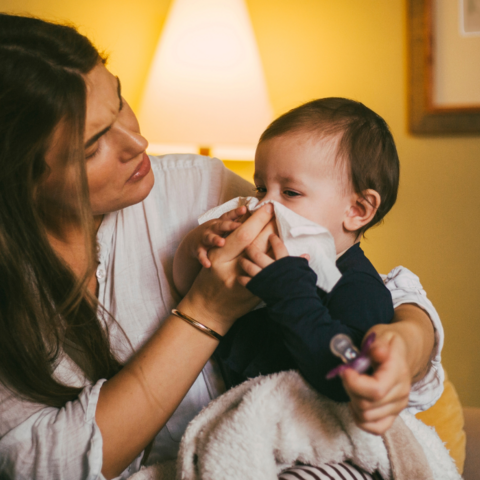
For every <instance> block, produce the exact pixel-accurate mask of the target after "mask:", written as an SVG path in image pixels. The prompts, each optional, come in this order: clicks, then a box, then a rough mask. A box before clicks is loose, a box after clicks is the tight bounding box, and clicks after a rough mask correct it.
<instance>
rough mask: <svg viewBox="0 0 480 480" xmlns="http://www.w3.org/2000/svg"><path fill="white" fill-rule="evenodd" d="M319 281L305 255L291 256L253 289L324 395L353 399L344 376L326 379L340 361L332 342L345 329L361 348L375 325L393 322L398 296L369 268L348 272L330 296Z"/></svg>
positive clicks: (251, 286) (276, 264) (258, 279)
mask: <svg viewBox="0 0 480 480" xmlns="http://www.w3.org/2000/svg"><path fill="white" fill-rule="evenodd" d="M316 281H317V276H316V274H315V272H314V271H313V270H312V269H311V268H310V267H309V266H308V262H307V261H306V260H305V259H303V258H300V257H285V258H282V259H280V260H277V261H276V262H274V263H273V264H271V265H269V266H268V267H267V268H265V269H263V270H262V271H261V272H260V273H259V274H258V275H256V276H255V277H254V278H253V279H252V280H251V281H250V282H249V283H248V285H247V288H248V289H249V290H250V291H251V292H252V293H253V294H255V295H256V296H258V297H260V298H261V299H262V300H263V301H264V302H265V303H266V304H267V310H268V315H269V318H270V319H271V320H272V321H273V322H274V323H275V324H277V325H278V326H279V327H280V329H281V331H282V338H283V342H284V344H285V346H286V347H287V349H288V351H289V352H290V354H291V355H292V357H293V359H294V361H295V363H296V366H297V368H298V369H299V371H300V373H301V374H302V375H303V376H304V378H305V379H306V380H307V381H308V382H309V383H310V384H311V385H312V386H313V387H314V388H315V389H316V390H317V391H319V392H320V393H322V394H324V395H326V396H328V397H330V398H332V399H334V400H337V401H348V400H349V398H348V395H347V394H346V392H345V390H344V388H343V385H342V383H341V381H340V379H338V378H337V379H334V380H326V379H325V376H326V374H327V372H328V371H330V370H331V369H332V368H334V367H335V366H337V365H338V364H339V363H340V360H339V359H338V358H337V357H335V356H334V355H333V354H332V353H331V352H330V347H329V344H330V340H331V338H332V337H333V336H334V335H336V334H337V333H345V334H347V335H349V336H350V337H351V338H352V340H353V342H354V343H355V344H356V345H357V346H360V345H361V342H362V339H363V337H364V335H365V333H366V332H367V331H368V329H369V328H370V327H372V326H373V325H376V324H379V323H389V322H390V321H391V320H392V317H393V306H392V298H391V295H390V292H389V291H388V289H387V288H386V287H385V286H384V285H383V283H382V282H381V280H380V279H379V278H378V279H377V278H374V277H373V276H372V275H369V274H368V273H365V272H355V271H351V272H346V273H345V275H344V276H343V277H342V278H341V279H340V280H339V282H338V283H337V285H336V286H335V287H334V289H333V290H332V292H330V294H325V292H321V291H317V287H316ZM321 297H323V298H321Z"/></svg>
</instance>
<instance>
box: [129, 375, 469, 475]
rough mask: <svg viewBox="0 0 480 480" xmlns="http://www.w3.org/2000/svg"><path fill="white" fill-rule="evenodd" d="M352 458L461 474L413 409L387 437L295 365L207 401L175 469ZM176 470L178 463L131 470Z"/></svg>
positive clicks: (388, 468) (238, 468)
mask: <svg viewBox="0 0 480 480" xmlns="http://www.w3.org/2000/svg"><path fill="white" fill-rule="evenodd" d="M407 427H408V428H407ZM347 459H350V460H352V461H353V462H354V463H355V464H356V465H358V466H359V467H361V468H363V469H365V470H366V471H367V472H370V473H372V472H374V471H375V470H378V471H379V473H380V474H381V475H382V477H383V478H384V479H390V478H392V479H395V480H413V479H415V480H433V479H435V480H458V479H461V477H460V475H459V474H458V472H457V469H456V467H455V464H454V462H453V460H452V459H451V457H450V456H449V455H448V451H447V450H446V449H445V447H444V445H443V443H442V441H441V440H440V439H439V437H438V436H437V434H436V433H435V431H434V430H433V429H431V428H430V427H427V426H426V425H424V424H423V423H422V422H420V421H419V420H417V419H416V418H415V417H414V416H413V415H411V414H409V413H407V412H402V414H401V415H400V417H399V418H398V419H397V421H396V422H395V423H394V427H392V429H390V430H389V432H387V435H385V438H382V437H379V436H375V435H372V434H369V433H366V432H364V431H363V430H361V429H359V428H358V427H357V426H356V425H355V423H354V421H353V418H352V415H351V413H350V410H349V407H348V405H347V404H340V403H336V402H333V401H331V400H329V399H327V398H325V397H323V396H322V395H320V394H318V393H317V392H315V391H314V390H313V389H312V388H311V387H310V386H309V385H308V384H307V383H306V382H305V381H304V380H303V378H302V377H301V376H300V375H299V374H298V373H297V372H293V371H290V372H281V373H278V374H274V375H270V376H267V377H257V378H254V379H251V380H249V381H247V382H245V383H243V384H241V385H239V386H238V387H236V388H234V389H232V390H230V391H228V392H226V393H225V394H224V395H222V396H221V397H219V398H218V399H216V400H215V401H213V402H212V403H210V404H209V405H208V406H207V407H206V408H204V409H203V410H202V412H201V413H200V414H199V415H198V416H197V417H196V418H195V419H194V420H193V421H192V422H191V423H190V425H189V426H188V428H187V431H186V432H185V435H184V436H183V438H182V442H181V446H180V452H179V457H178V461H177V474H176V476H177V479H178V480H180V479H181V480H197V479H202V480H248V479H251V480H276V479H277V475H278V474H279V473H280V472H281V471H282V470H283V469H285V468H287V467H289V466H292V465H294V464H295V463H296V462H302V463H305V464H309V465H313V466H317V465H322V464H323V463H326V462H341V461H344V460H347ZM173 478H174V477H173V468H172V465H171V464H170V465H155V466H152V467H148V468H146V469H144V470H141V471H140V472H138V473H137V474H135V475H134V476H133V477H131V479H132V480H173Z"/></svg>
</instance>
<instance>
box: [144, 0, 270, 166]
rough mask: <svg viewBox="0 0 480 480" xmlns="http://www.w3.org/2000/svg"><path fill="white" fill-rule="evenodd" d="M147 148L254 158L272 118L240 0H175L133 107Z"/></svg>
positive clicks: (253, 38) (250, 28)
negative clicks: (141, 92)
mask: <svg viewBox="0 0 480 480" xmlns="http://www.w3.org/2000/svg"><path fill="white" fill-rule="evenodd" d="M139 119H140V125H141V126H142V133H143V134H144V135H145V136H146V138H147V139H148V140H149V142H150V148H149V151H150V152H151V153H180V152H198V149H199V148H200V147H208V148H211V149H212V154H213V155H214V156H217V157H219V158H222V159H228V160H251V159H253V155H254V151H255V145H256V143H257V141H258V138H259V136H260V134H261V133H262V131H263V130H264V129H265V128H266V126H267V125H268V123H269V122H270V121H271V119H272V108H271V106H270V102H269V100H268V95H267V88H266V83H265V78H264V75H263V70H262V65H261V62H260V56H259V53H258V49H257V45H256V42H255V37H254V32H253V29H252V26H251V24H250V19H249V16H248V11H247V8H246V6H245V4H244V0H175V1H174V2H173V5H172V7H171V11H170V14H169V16H168V19H167V23H166V25H165V29H164V32H163V34H162V37H161V39H160V42H159V45H158V47H157V51H156V53H155V56H154V59H153V63H152V67H151V71H150V75H149V77H148V80H147V84H146V89H145V93H144V96H143V100H142V103H141V107H140V114H139Z"/></svg>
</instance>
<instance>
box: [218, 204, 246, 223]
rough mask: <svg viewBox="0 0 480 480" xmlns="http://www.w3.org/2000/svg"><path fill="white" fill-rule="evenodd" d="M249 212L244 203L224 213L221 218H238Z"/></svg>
mask: <svg viewBox="0 0 480 480" xmlns="http://www.w3.org/2000/svg"><path fill="white" fill-rule="evenodd" d="M246 213H247V207H246V206H245V205H242V206H241V207H237V208H236V209H235V210H230V211H229V212H227V213H224V214H223V215H222V216H220V220H237V219H238V218H240V217H241V216H243V215H245V214H246Z"/></svg>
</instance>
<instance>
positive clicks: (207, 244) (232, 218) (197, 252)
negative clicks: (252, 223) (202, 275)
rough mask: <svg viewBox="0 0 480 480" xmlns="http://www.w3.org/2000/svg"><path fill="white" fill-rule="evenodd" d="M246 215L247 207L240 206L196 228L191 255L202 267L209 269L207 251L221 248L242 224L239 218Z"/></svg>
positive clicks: (209, 263)
mask: <svg viewBox="0 0 480 480" xmlns="http://www.w3.org/2000/svg"><path fill="white" fill-rule="evenodd" d="M246 213H247V207H245V206H241V207H238V208H236V209H235V210H232V211H230V212H227V213H224V214H223V215H222V216H221V217H219V218H215V219H213V220H209V221H208V222H205V223H204V224H202V225H200V226H199V227H197V229H196V230H198V234H197V235H195V237H196V242H195V245H194V252H193V254H194V256H195V257H196V258H197V259H198V261H199V262H200V264H201V265H202V267H205V268H210V267H211V266H212V262H210V260H209V258H208V251H209V250H210V249H212V248H213V247H223V246H224V245H225V237H227V236H228V235H229V234H230V233H231V232H233V231H234V230H236V229H237V228H238V227H239V226H240V225H241V224H242V223H243V219H242V218H241V217H243V216H244V215H245V214H246Z"/></svg>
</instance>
